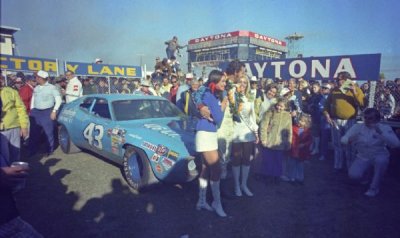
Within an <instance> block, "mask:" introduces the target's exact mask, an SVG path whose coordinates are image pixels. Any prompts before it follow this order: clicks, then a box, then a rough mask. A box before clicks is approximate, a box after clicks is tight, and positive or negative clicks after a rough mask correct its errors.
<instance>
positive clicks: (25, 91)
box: [19, 75, 36, 115]
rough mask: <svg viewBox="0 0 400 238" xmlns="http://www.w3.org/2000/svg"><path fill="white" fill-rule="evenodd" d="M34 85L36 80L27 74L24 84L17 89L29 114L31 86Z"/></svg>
mask: <svg viewBox="0 0 400 238" xmlns="http://www.w3.org/2000/svg"><path fill="white" fill-rule="evenodd" d="M35 86H36V80H35V78H34V77H33V76H31V75H28V76H26V82H25V85H24V86H22V87H21V88H20V89H19V96H20V97H21V99H22V101H23V102H24V105H25V108H26V112H27V113H28V115H29V112H30V111H31V100H32V95H33V88H34V87H35Z"/></svg>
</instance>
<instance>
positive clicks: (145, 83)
mask: <svg viewBox="0 0 400 238" xmlns="http://www.w3.org/2000/svg"><path fill="white" fill-rule="evenodd" d="M150 87H151V84H150V81H149V80H142V83H141V84H140V90H139V91H136V93H135V94H141V95H155V93H154V92H153V91H154V90H153V89H152V88H150Z"/></svg>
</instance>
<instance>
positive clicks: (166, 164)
mask: <svg viewBox="0 0 400 238" xmlns="http://www.w3.org/2000/svg"><path fill="white" fill-rule="evenodd" d="M161 163H162V165H163V166H164V168H165V169H166V170H168V169H170V168H172V166H173V165H174V164H175V162H174V161H172V160H170V159H168V158H166V157H163V159H162V162H161Z"/></svg>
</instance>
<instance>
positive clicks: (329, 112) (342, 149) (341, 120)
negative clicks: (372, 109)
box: [324, 71, 364, 169]
mask: <svg viewBox="0 0 400 238" xmlns="http://www.w3.org/2000/svg"><path fill="white" fill-rule="evenodd" d="M363 106H364V93H363V92H362V90H361V89H360V88H359V87H357V86H356V85H355V84H353V83H352V82H351V76H350V73H348V72H346V71H343V72H340V73H339V74H338V76H337V87H335V88H334V89H333V90H332V92H331V94H330V95H329V96H328V98H327V100H326V103H325V106H324V115H325V118H326V121H327V122H328V123H329V124H330V125H331V128H332V130H331V133H332V143H333V146H334V151H335V154H334V158H335V159H334V161H335V162H334V168H335V169H342V167H343V161H344V160H345V159H346V165H347V168H350V166H351V163H352V159H353V158H352V157H353V156H352V149H351V147H350V146H345V145H343V144H341V143H340V139H341V138H342V137H343V136H344V134H345V133H346V131H348V130H349V129H350V127H352V126H353V125H354V124H355V122H356V116H357V112H358V110H359V109H360V107H363Z"/></svg>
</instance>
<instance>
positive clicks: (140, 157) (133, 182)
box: [122, 145, 157, 191]
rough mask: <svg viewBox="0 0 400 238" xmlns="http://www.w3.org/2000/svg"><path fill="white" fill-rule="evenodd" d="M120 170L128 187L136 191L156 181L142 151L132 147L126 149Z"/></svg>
mask: <svg viewBox="0 0 400 238" xmlns="http://www.w3.org/2000/svg"><path fill="white" fill-rule="evenodd" d="M122 170H123V175H124V177H125V180H126V182H127V183H128V185H129V186H130V187H131V188H133V189H134V190H137V191H140V190H141V189H143V188H145V187H146V186H148V185H150V184H152V183H153V182H154V181H156V180H157V179H156V178H155V176H154V173H153V170H152V169H151V166H150V163H149V159H148V158H147V156H146V154H145V153H144V151H143V150H141V149H139V148H136V147H134V146H130V145H128V146H127V147H126V149H125V154H124V158H123V168H122Z"/></svg>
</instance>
